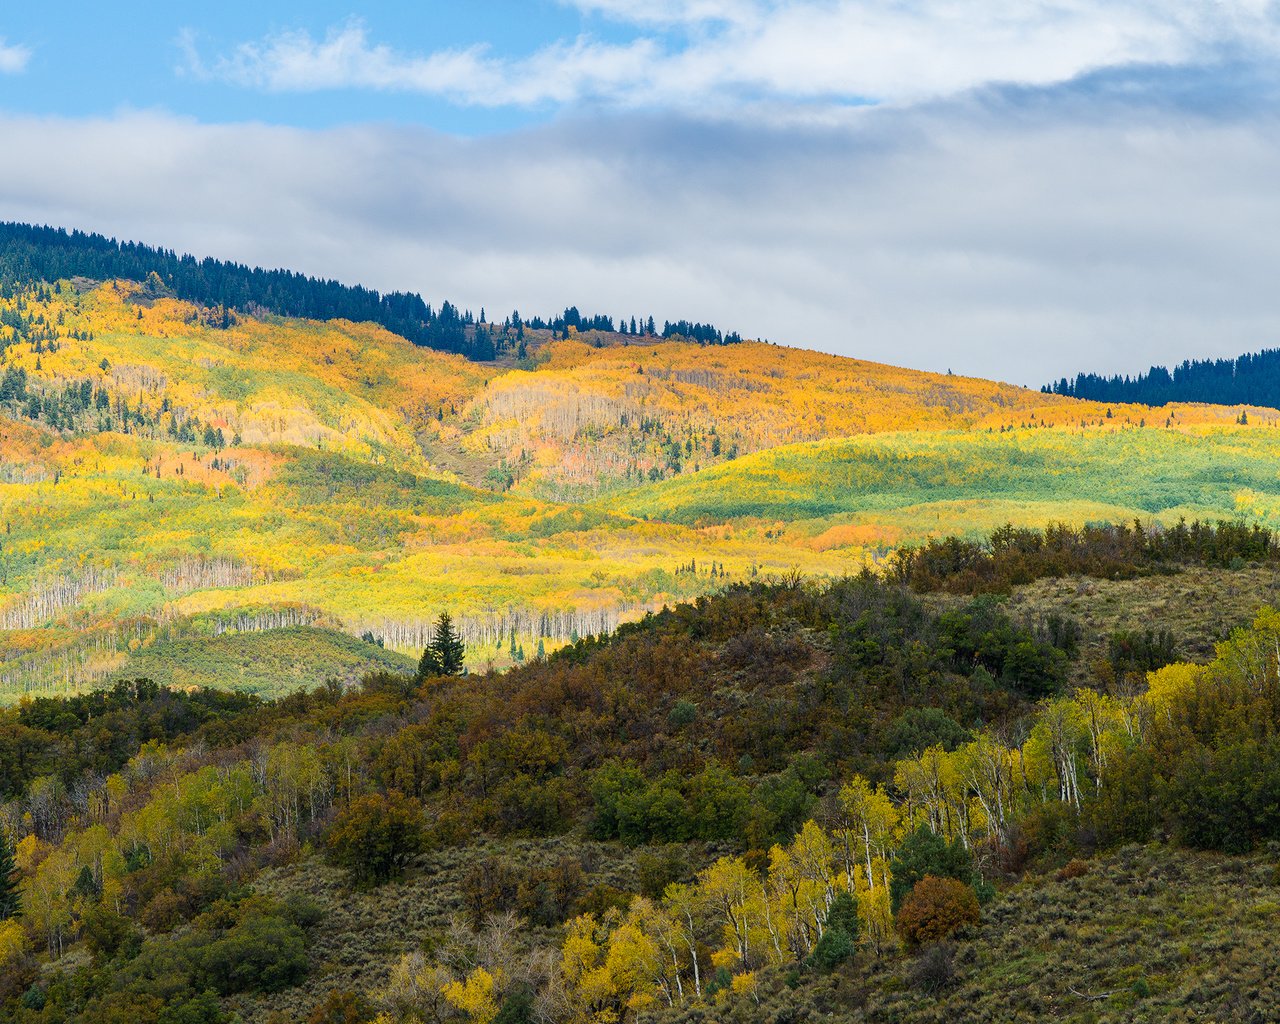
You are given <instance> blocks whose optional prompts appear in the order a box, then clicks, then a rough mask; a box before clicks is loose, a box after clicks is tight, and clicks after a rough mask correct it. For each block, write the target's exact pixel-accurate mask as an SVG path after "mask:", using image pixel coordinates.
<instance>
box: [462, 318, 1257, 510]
mask: <svg viewBox="0 0 1280 1024" xmlns="http://www.w3.org/2000/svg"><path fill="white" fill-rule="evenodd" d="M540 355H541V357H540V359H539V361H538V363H537V366H536V369H534V370H530V371H516V372H512V373H508V374H505V375H503V376H501V377H499V378H498V379H496V380H494V381H493V382H491V383H490V384H489V386H488V387H487V388H485V390H484V391H483V393H482V394H481V395H480V396H479V397H478V398H477V400H476V402H475V403H474V406H473V409H472V418H473V419H474V418H476V417H478V418H479V420H480V423H481V426H480V427H479V428H478V429H475V430H473V431H471V432H470V433H469V435H468V436H467V438H466V446H467V448H468V449H469V450H471V451H473V452H475V453H476V454H477V455H480V456H484V455H486V454H487V455H489V456H490V457H495V456H496V457H498V458H500V459H503V460H505V462H506V464H507V465H509V466H511V467H512V469H513V476H514V478H515V479H516V480H517V481H518V485H517V486H518V487H520V489H528V490H530V491H532V492H533V493H539V494H544V495H548V496H552V497H556V498H570V499H572V498H581V497H583V496H584V495H588V494H590V493H592V492H594V491H599V490H601V489H608V488H609V487H611V486H613V485H618V484H621V485H634V484H636V483H640V482H652V481H655V480H662V479H669V478H671V477H675V476H680V475H681V474H687V473H689V472H691V471H698V470H700V469H705V468H707V467H709V466H714V465H718V464H721V463H724V462H729V461H732V460H733V459H735V458H736V457H738V456H740V455H746V454H750V453H752V452H757V451H761V450H764V449H768V448H774V447H777V446H780V445H788V444H795V443H797V442H803V441H817V440H822V439H826V438H835V437H848V436H853V435H859V434H877V433H883V432H886V431H921V430H924V431H935V430H966V429H973V428H979V429H981V428H987V427H992V428H996V429H999V428H1000V427H1044V426H1076V427H1078V426H1082V425H1083V424H1084V423H1090V424H1093V423H1098V424H1103V423H1107V422H1108V421H1109V422H1110V423H1113V424H1126V423H1127V424H1134V425H1136V424H1138V423H1144V424H1145V423H1150V424H1152V425H1154V424H1155V423H1156V422H1159V423H1163V422H1164V421H1165V420H1170V422H1171V423H1175V424H1191V423H1204V422H1233V421H1234V420H1235V419H1236V418H1237V417H1238V416H1239V410H1238V409H1232V410H1229V411H1228V410H1226V409H1224V408H1221V407H1206V406H1192V405H1183V406H1176V407H1170V408H1169V409H1167V410H1161V411H1160V412H1158V413H1155V412H1152V410H1150V409H1148V408H1146V407H1143V406H1107V405H1104V404H1101V403H1097V402H1080V401H1064V400H1063V399H1062V397H1061V396H1058V395H1049V394H1042V393H1041V392H1038V391H1032V390H1029V389H1027V388H1021V387H1015V386H1013V385H1011V384H1001V383H997V382H994V381H989V380H981V379H977V378H972V377H959V376H954V375H951V374H945V375H944V374H936V373H925V372H921V371H917V370H907V369H901V368H898V367H893V366H885V365H883V364H880V363H869V362H865V361H862V360H857V359H846V358H842V357H839V356H831V355H826V354H823V353H820V352H812V351H806V350H804V349H792V348H782V347H779V346H776V345H768V344H761V343H754V342H751V343H745V344H741V345H732V346H723V347H711V348H708V347H704V346H700V345H693V344H685V343H667V344H656V345H655V344H649V345H644V344H635V343H633V344H626V345H607V346H603V347H599V348H597V347H594V346H592V345H590V344H585V343H582V342H574V341H561V342H556V343H553V344H552V345H550V346H549V347H547V348H545V349H543V350H542V352H541V354H540Z"/></svg>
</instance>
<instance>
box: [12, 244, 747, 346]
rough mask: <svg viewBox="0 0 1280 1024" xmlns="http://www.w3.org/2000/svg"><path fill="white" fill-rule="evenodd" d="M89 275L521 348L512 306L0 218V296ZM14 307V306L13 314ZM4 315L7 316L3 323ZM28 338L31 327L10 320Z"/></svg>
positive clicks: (631, 327) (437, 340)
mask: <svg viewBox="0 0 1280 1024" xmlns="http://www.w3.org/2000/svg"><path fill="white" fill-rule="evenodd" d="M73 277H86V278H91V279H93V280H109V279H113V278H119V279H124V280H131V281H137V282H140V283H141V282H148V281H150V282H152V285H153V287H154V286H155V285H158V286H159V289H164V290H167V291H168V292H171V293H172V294H173V295H174V296H176V297H177V298H179V299H183V300H184V301H187V302H192V303H195V304H197V305H200V306H203V307H210V308H215V309H218V310H221V311H222V315H221V317H220V319H219V325H220V326H228V325H229V324H230V322H231V320H230V315H229V314H228V313H227V311H229V310H235V311H238V312H240V313H248V314H261V313H273V314H277V315H280V316H292V317H306V318H309V319H315V320H333V319H346V320H353V321H356V322H366V321H367V322H371V323H376V324H380V325H382V326H383V327H385V328H387V329H388V330H390V331H392V332H394V333H396V334H399V335H401V336H402V337H405V338H407V339H409V340H410V341H411V342H413V343H414V344H415V345H421V346H424V347H427V348H432V349H438V350H440V351H444V352H455V353H458V354H460V355H463V356H466V357H468V358H470V359H476V360H490V359H493V358H495V357H496V356H497V355H499V354H501V353H503V352H506V351H508V350H510V351H514V352H516V354H517V355H520V356H523V354H524V352H523V351H520V350H521V349H522V348H523V344H522V343H523V341H524V334H523V331H524V327H525V326H526V322H525V321H523V320H522V319H521V318H520V316H519V314H518V313H516V314H514V315H513V316H511V317H508V318H507V320H506V321H505V322H504V324H502V325H495V324H491V323H487V322H486V318H485V315H484V311H483V310H481V314H480V317H479V318H477V317H476V316H475V315H474V314H473V313H471V311H470V310H467V311H462V310H459V309H458V307H457V306H455V305H453V304H452V303H450V302H447V301H446V302H444V303H442V304H441V306H440V308H439V309H435V308H433V307H432V306H431V305H430V304H429V303H427V302H426V301H424V300H423V298H422V296H421V295H419V294H417V293H414V292H388V293H380V292H378V291H375V290H373V289H370V288H364V287H361V286H359V285H354V286H353V285H344V284H340V283H339V282H337V281H333V280H323V279H320V278H315V277H308V276H306V275H305V274H298V273H294V272H292V271H287V270H264V269H262V268H261V267H254V268H250V267H247V266H245V265H243V264H240V263H231V262H226V261H223V260H215V259H212V258H205V259H201V260H198V259H196V258H195V257H194V256H191V255H189V254H183V255H179V254H178V253H176V252H175V251H174V250H172V249H163V248H154V247H152V246H148V245H143V244H141V243H139V242H118V241H116V240H115V239H111V238H106V237H104V236H102V235H98V234H87V233H85V232H82V231H70V232H68V231H66V230H63V229H60V228H51V227H40V226H35V225H30V224H18V223H3V224H0V295H3V296H4V297H6V298H7V297H12V296H13V295H14V294H15V293H16V292H17V291H18V290H19V289H21V288H22V287H25V286H27V285H30V284H33V283H36V282H41V281H44V282H51V281H60V280H67V279H70V278H73ZM15 315H16V314H15ZM6 323H8V321H6ZM620 323H621V326H619V327H618V328H617V330H618V331H619V332H621V333H629V334H647V335H649V336H657V331H656V328H655V324H654V321H653V318H652V317H649V318H648V320H643V318H642V319H641V320H640V321H637V319H636V318H635V317H632V318H631V319H630V320H629V321H621V322H620ZM10 326H14V328H15V330H21V331H22V332H24V334H25V335H26V336H28V337H29V338H30V339H34V335H31V334H30V331H31V328H32V325H31V324H30V323H27V322H25V321H24V322H22V323H20V324H10ZM527 326H530V327H534V328H538V329H550V330H553V331H560V332H564V331H566V329H567V328H568V327H570V326H572V327H574V328H575V329H577V330H607V331H614V330H615V327H614V321H613V318H612V317H604V316H584V315H583V314H581V313H580V312H579V311H578V309H577V307H576V306H571V307H569V308H568V309H566V310H565V312H564V313H563V314H562V315H560V316H556V317H551V318H549V319H547V320H543V319H541V318H535V319H534V320H532V321H528V322H527ZM676 335H679V336H681V337H685V338H689V339H691V340H696V341H700V342H703V343H706V344H724V343H728V342H731V341H740V340H741V338H740V337H739V336H738V335H737V334H729V335H727V336H726V335H725V334H723V333H722V332H721V331H719V330H718V329H716V328H714V327H712V326H711V325H709V324H700V323H689V322H687V321H679V322H677V323H674V324H673V323H667V324H665V325H664V329H663V333H662V337H674V336H676Z"/></svg>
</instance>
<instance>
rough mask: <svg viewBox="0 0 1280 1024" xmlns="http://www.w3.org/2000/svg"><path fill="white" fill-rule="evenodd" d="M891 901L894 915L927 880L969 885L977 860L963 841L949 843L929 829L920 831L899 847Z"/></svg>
mask: <svg viewBox="0 0 1280 1024" xmlns="http://www.w3.org/2000/svg"><path fill="white" fill-rule="evenodd" d="M890 871H891V881H890V883H889V901H890V904H891V905H892V907H893V911H894V913H897V912H898V909H899V908H900V907H901V906H902V903H903V901H904V900H905V899H906V898H907V896H908V895H909V894H910V893H911V892H912V891H913V890H914V888H915V886H916V884H917V883H919V882H920V881H922V880H923V879H924V878H926V877H929V876H933V877H937V878H952V879H955V880H957V881H959V882H963V883H966V884H967V883H969V882H970V881H972V878H973V857H972V855H971V854H970V853H969V851H968V850H966V849H965V848H964V847H963V846H962V845H961V843H960V841H959V840H955V841H954V842H950V843H948V842H947V841H946V839H944V838H943V837H942V836H940V835H937V834H936V833H934V832H931V831H929V829H927V828H919V829H916V831H915V832H912V833H911V834H910V835H909V836H907V838H906V839H904V840H903V841H902V845H901V846H899V847H898V850H897V852H895V853H894V856H893V860H892V862H891V868H890Z"/></svg>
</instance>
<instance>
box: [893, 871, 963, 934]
mask: <svg viewBox="0 0 1280 1024" xmlns="http://www.w3.org/2000/svg"><path fill="white" fill-rule="evenodd" d="M980 916H981V914H980V912H979V910H978V896H977V894H976V893H975V892H974V891H973V886H971V885H966V884H965V883H964V882H960V881H957V880H956V879H954V878H938V877H937V876H936V875H926V876H925V877H924V878H922V879H920V881H918V882H917V883H916V885H915V888H914V889H912V890H911V895H909V896H908V897H907V898H906V899H905V900H903V901H902V907H901V908H900V909H899V910H898V934H900V935H901V936H902V937H903V939H905V940H906V942H907V944H908V945H910V946H922V945H924V944H926V943H929V942H938V941H940V940H942V939H945V938H947V936H949V935H951V934H952V933H954V932H955V931H957V930H958V929H960V928H962V927H963V926H964V925H966V924H977V923H978V920H979V918H980Z"/></svg>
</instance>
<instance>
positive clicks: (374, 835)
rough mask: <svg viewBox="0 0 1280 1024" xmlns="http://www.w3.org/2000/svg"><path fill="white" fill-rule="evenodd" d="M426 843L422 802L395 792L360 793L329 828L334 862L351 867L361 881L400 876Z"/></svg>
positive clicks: (383, 880) (371, 881) (358, 881)
mask: <svg viewBox="0 0 1280 1024" xmlns="http://www.w3.org/2000/svg"><path fill="white" fill-rule="evenodd" d="M425 846H426V829H425V826H424V822H423V817H422V805H421V804H419V803H418V801H417V800H414V799H413V798H412V797H407V796H404V795H402V794H400V793H395V792H393V793H389V794H387V795H386V796H382V795H381V794H378V793H375V794H372V795H371V796H363V797H361V798H360V799H359V800H357V801H356V802H355V803H353V804H352V805H351V806H350V807H349V808H348V809H347V810H346V811H344V812H343V813H342V814H341V815H340V816H339V818H338V820H337V821H336V822H335V823H334V826H333V828H332V830H331V831H330V832H329V849H330V851H331V853H332V856H333V860H334V862H335V863H337V864H339V865H341V866H342V867H346V868H349V869H350V870H351V872H352V874H353V875H354V876H355V880H356V882H357V883H358V884H362V885H368V884H372V885H380V884H381V883H383V882H386V881H389V880H390V879H392V878H396V877H398V876H399V875H400V874H401V873H402V872H403V871H404V867H405V865H406V864H408V863H409V861H410V860H412V859H413V858H414V857H415V856H417V855H418V854H419V853H421V852H422V850H423V849H424V848H425Z"/></svg>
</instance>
